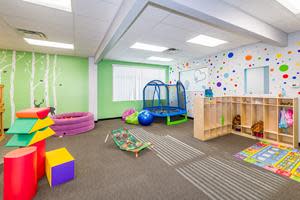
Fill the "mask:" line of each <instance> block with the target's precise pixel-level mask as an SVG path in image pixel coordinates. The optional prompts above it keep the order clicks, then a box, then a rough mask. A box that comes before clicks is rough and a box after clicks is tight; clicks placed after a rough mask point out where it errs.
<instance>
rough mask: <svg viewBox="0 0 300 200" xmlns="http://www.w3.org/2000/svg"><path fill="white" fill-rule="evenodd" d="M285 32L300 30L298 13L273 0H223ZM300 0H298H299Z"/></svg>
mask: <svg viewBox="0 0 300 200" xmlns="http://www.w3.org/2000/svg"><path fill="white" fill-rule="evenodd" d="M223 1H225V2H227V3H229V4H231V5H233V6H235V7H237V8H239V9H240V10H242V11H243V12H245V13H247V14H250V15H252V16H254V17H256V18H257V19H260V20H262V21H264V22H266V23H268V24H270V25H272V26H274V27H276V28H278V29H280V30H282V31H284V32H286V33H292V32H295V31H299V30H300V14H299V15H295V14H293V13H292V12H291V11H289V10H288V9H287V8H285V7H284V6H282V5H281V4H280V3H278V2H277V1H275V0H223ZM299 1H300V0H299Z"/></svg>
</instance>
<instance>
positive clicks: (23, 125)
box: [6, 117, 54, 134]
mask: <svg viewBox="0 0 300 200" xmlns="http://www.w3.org/2000/svg"><path fill="white" fill-rule="evenodd" d="M53 124H54V121H53V120H52V119H51V118H50V117H46V118H44V119H33V118H24V119H22V118H18V119H16V120H15V122H14V124H13V125H12V126H11V127H10V128H9V129H8V131H7V132H6V134H31V133H33V132H36V131H38V130H41V129H43V128H45V127H48V126H51V125H53Z"/></svg>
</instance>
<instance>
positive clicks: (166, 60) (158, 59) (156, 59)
mask: <svg viewBox="0 0 300 200" xmlns="http://www.w3.org/2000/svg"><path fill="white" fill-rule="evenodd" d="M147 59H148V60H154V61H163V62H169V61H172V60H173V59H172V58H162V57H156V56H151V57H149V58H147Z"/></svg>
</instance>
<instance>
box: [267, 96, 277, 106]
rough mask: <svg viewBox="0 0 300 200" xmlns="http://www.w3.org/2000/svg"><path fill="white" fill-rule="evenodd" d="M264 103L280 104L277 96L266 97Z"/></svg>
mask: <svg viewBox="0 0 300 200" xmlns="http://www.w3.org/2000/svg"><path fill="white" fill-rule="evenodd" d="M264 104H265V105H273V106H277V104H278V102H277V98H264Z"/></svg>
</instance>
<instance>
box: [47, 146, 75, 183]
mask: <svg viewBox="0 0 300 200" xmlns="http://www.w3.org/2000/svg"><path fill="white" fill-rule="evenodd" d="M45 168H46V176H47V179H48V182H49V184H50V186H51V187H54V186H57V185H60V184H62V183H65V182H67V181H70V180H72V179H74V177H75V159H74V158H73V156H72V155H71V154H70V152H69V151H68V150H67V149H66V148H60V149H56V150H53V151H48V152H46V166H45Z"/></svg>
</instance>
